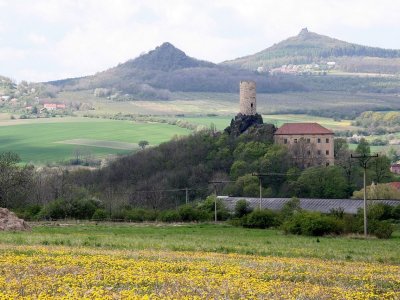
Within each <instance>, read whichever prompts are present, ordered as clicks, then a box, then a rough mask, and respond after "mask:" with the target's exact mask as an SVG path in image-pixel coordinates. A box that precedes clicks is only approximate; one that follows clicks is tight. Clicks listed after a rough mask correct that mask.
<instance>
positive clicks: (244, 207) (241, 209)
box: [235, 199, 253, 218]
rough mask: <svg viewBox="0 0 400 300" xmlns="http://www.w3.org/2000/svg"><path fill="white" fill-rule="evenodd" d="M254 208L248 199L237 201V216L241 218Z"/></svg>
mask: <svg viewBox="0 0 400 300" xmlns="http://www.w3.org/2000/svg"><path fill="white" fill-rule="evenodd" d="M252 210H253V209H252V208H251V207H250V204H249V202H247V201H246V200H244V199H242V200H239V201H238V202H236V205H235V217H236V218H241V217H243V216H245V215H247V214H249V213H251V212H252Z"/></svg>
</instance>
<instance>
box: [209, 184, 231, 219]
mask: <svg viewBox="0 0 400 300" xmlns="http://www.w3.org/2000/svg"><path fill="white" fill-rule="evenodd" d="M231 182H235V181H231V180H214V181H209V182H208V183H211V184H213V186H214V196H215V200H214V222H215V223H216V222H217V221H218V220H217V197H218V196H217V184H221V183H231Z"/></svg>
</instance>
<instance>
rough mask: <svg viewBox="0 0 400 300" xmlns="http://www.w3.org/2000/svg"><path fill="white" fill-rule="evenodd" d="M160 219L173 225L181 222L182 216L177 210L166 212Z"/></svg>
mask: <svg viewBox="0 0 400 300" xmlns="http://www.w3.org/2000/svg"><path fill="white" fill-rule="evenodd" d="M159 219H160V220H161V221H162V222H167V223H173V222H180V221H181V216H180V215H179V213H178V212H177V211H175V210H165V211H163V212H162V213H161V214H160V216H159Z"/></svg>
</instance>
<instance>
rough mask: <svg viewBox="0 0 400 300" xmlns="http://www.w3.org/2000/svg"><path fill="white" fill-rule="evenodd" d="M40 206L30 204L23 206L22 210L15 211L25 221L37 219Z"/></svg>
mask: <svg viewBox="0 0 400 300" xmlns="http://www.w3.org/2000/svg"><path fill="white" fill-rule="evenodd" d="M41 210H42V207H41V206H40V205H37V204H32V205H29V206H27V207H25V208H24V209H23V210H19V211H16V212H15V213H16V214H17V216H18V217H19V218H22V219H24V220H26V221H33V220H37V218H38V216H39V213H40V211H41Z"/></svg>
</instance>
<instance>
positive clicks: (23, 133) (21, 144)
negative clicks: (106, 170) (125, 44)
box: [0, 118, 190, 164]
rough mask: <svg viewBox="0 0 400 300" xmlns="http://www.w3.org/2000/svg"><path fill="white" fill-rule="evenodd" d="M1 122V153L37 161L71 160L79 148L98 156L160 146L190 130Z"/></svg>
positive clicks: (66, 121)
mask: <svg viewBox="0 0 400 300" xmlns="http://www.w3.org/2000/svg"><path fill="white" fill-rule="evenodd" d="M0 125H3V126H0V152H3V151H14V152H16V153H18V154H19V155H20V157H21V159H22V161H23V162H34V163H35V164H40V163H47V162H56V161H61V160H65V159H70V158H72V157H74V151H75V150H76V149H77V148H79V149H80V150H81V152H85V151H86V152H89V153H91V155H93V156H95V157H104V156H107V155H109V154H123V153H128V152H129V151H132V150H134V149H136V148H137V147H138V145H137V143H138V142H139V141H141V140H147V141H148V142H149V143H150V145H157V144H159V143H161V142H164V141H168V140H170V139H171V138H172V137H173V136H174V135H186V134H188V133H189V132H190V131H189V130H187V129H184V128H180V127H177V126H172V125H168V124H158V123H133V122H129V121H117V120H107V119H90V118H51V119H35V120H9V121H4V122H3V123H1V122H0ZM105 141H106V142H108V143H105Z"/></svg>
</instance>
